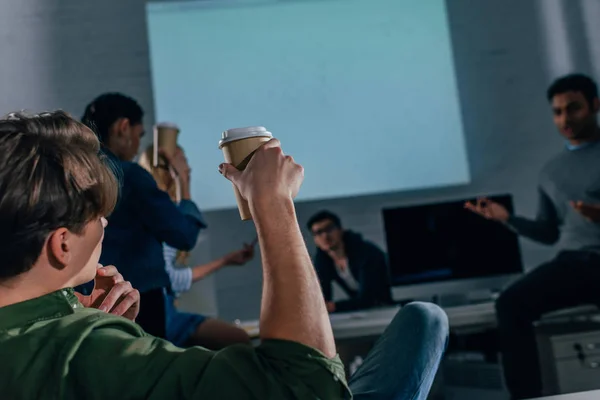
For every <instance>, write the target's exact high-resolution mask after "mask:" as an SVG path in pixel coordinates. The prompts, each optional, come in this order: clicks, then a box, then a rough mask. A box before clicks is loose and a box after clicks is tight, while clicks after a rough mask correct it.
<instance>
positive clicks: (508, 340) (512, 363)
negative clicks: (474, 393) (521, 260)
mask: <svg viewBox="0 0 600 400" xmlns="http://www.w3.org/2000/svg"><path fill="white" fill-rule="evenodd" d="M584 304H597V305H600V254H596V253H591V252H584V251H565V252H562V253H560V254H559V255H558V256H557V257H556V258H555V259H553V260H552V261H550V262H548V263H546V264H543V265H541V266H539V267H538V268H537V269H535V270H533V271H532V272H530V273H528V274H527V275H525V276H524V277H523V278H521V279H520V280H519V281H517V282H516V283H515V284H513V285H512V286H510V287H509V288H508V289H506V290H505V291H504V292H503V293H502V294H501V295H500V297H499V298H498V300H497V301H496V312H497V317H498V333H499V340H500V349H501V351H502V363H503V367H504V377H505V380H506V384H507V386H508V389H509V391H510V393H511V395H512V397H513V398H514V399H526V398H532V397H540V396H541V395H542V381H541V375H540V365H539V359H538V352H537V345H536V340H535V331H534V327H533V323H534V322H535V321H537V320H539V319H540V317H541V316H542V315H543V314H545V313H548V312H551V311H556V310H560V309H563V308H569V307H575V306H579V305H584Z"/></svg>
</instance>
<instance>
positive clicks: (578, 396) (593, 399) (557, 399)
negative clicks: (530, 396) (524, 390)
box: [535, 390, 600, 400]
mask: <svg viewBox="0 0 600 400" xmlns="http://www.w3.org/2000/svg"><path fill="white" fill-rule="evenodd" d="M598 399H600V390H593V391H591V392H581V393H571V394H563V395H560V396H550V397H542V398H539V399H535V400H598Z"/></svg>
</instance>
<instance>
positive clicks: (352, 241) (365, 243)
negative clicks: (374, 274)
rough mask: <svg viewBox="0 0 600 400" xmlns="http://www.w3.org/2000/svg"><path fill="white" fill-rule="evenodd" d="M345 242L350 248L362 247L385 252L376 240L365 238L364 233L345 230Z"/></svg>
mask: <svg viewBox="0 0 600 400" xmlns="http://www.w3.org/2000/svg"><path fill="white" fill-rule="evenodd" d="M344 242H345V243H346V245H347V246H349V247H350V248H362V249H366V250H369V251H373V252H377V253H383V250H381V248H380V247H379V246H377V245H376V244H375V243H374V242H372V241H370V240H367V239H365V238H364V237H363V235H361V234H360V233H357V232H354V231H346V232H344Z"/></svg>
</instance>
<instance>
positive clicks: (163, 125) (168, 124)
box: [154, 122, 180, 131]
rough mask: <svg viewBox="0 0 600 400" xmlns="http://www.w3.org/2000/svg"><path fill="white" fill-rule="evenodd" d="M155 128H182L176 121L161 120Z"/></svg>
mask: <svg viewBox="0 0 600 400" xmlns="http://www.w3.org/2000/svg"><path fill="white" fill-rule="evenodd" d="M154 127H155V128H166V129H175V130H178V131H179V130H180V129H179V126H178V125H177V124H176V123H174V122H159V123H157V124H156V125H154Z"/></svg>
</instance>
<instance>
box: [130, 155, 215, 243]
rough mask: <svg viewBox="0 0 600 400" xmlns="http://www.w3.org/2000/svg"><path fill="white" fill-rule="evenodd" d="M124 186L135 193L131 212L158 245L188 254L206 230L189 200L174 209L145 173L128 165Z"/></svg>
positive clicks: (165, 195) (195, 208)
mask: <svg viewBox="0 0 600 400" xmlns="http://www.w3.org/2000/svg"><path fill="white" fill-rule="evenodd" d="M125 179H126V180H127V183H126V184H127V185H129V186H130V187H131V188H133V189H134V190H135V191H136V192H137V196H136V199H137V204H136V205H135V207H133V212H135V213H137V214H138V215H139V218H140V219H141V220H142V221H144V224H145V226H146V228H147V229H148V230H149V231H150V232H152V234H153V235H154V236H155V237H156V238H157V239H158V240H159V241H161V242H164V243H167V244H168V245H169V246H172V247H175V248H176V249H178V250H185V251H189V250H191V249H192V248H193V247H194V246H195V245H196V241H197V239H198V234H199V233H200V230H201V229H203V228H205V227H206V224H205V222H204V219H203V218H202V215H201V214H200V210H198V208H197V207H196V205H195V204H194V203H193V202H192V201H190V200H182V201H181V203H180V204H179V205H175V203H173V201H171V199H170V198H169V195H168V194H167V193H165V192H163V191H162V190H160V189H159V188H158V186H157V185H156V181H155V180H154V178H152V175H150V174H149V173H148V171H146V170H144V169H143V168H142V167H140V166H138V165H130V166H129V168H128V171H127V173H125Z"/></svg>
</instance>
